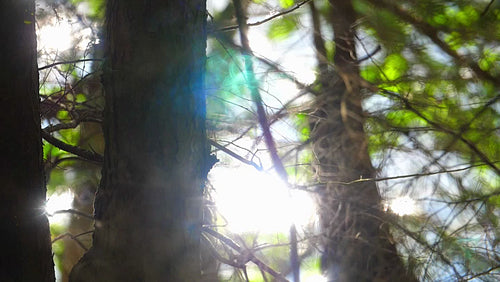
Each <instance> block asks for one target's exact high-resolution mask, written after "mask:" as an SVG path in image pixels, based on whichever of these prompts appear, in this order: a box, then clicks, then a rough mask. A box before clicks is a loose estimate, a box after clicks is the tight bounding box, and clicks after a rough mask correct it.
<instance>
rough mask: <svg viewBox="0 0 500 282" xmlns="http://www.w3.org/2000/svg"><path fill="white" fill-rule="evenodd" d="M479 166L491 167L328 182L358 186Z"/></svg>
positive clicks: (485, 164)
mask: <svg viewBox="0 0 500 282" xmlns="http://www.w3.org/2000/svg"><path fill="white" fill-rule="evenodd" d="M493 163H500V161H496V162H493ZM479 166H489V164H488V163H480V164H474V165H471V166H467V167H463V168H457V169H450V170H440V171H433V172H426V173H414V174H406V175H398V176H389V177H380V178H361V179H356V180H352V181H347V182H343V181H328V183H335V184H341V185H352V184H356V183H360V182H379V181H386V180H394V179H402V178H410V177H422V176H429V175H435V174H442V173H454V172H460V171H464V170H468V169H471V168H474V167H479Z"/></svg>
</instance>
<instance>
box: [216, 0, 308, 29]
mask: <svg viewBox="0 0 500 282" xmlns="http://www.w3.org/2000/svg"><path fill="white" fill-rule="evenodd" d="M311 1H312V0H305V1H302V2H300V3H297V4H296V5H295V6H294V7H292V8H290V9H288V10H285V11H282V12H279V13H277V14H274V15H272V16H270V17H269V18H266V19H263V20H261V21H258V22H253V23H248V24H247V26H258V25H261V24H263V23H267V22H268V21H271V20H273V19H275V18H278V17H282V16H284V15H286V14H289V13H291V12H293V11H295V10H297V9H298V8H300V7H302V6H303V5H305V4H307V3H308V2H311ZM237 28H241V27H240V26H239V25H232V26H227V27H223V28H221V29H219V30H217V32H223V31H230V30H235V29H237Z"/></svg>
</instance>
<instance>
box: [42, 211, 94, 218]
mask: <svg viewBox="0 0 500 282" xmlns="http://www.w3.org/2000/svg"><path fill="white" fill-rule="evenodd" d="M61 213H69V214H74V215H79V216H81V217H85V218H88V219H91V220H94V217H93V216H92V215H91V214H88V213H84V212H82V211H79V210H74V209H68V210H58V211H55V212H54V213H53V214H49V216H53V215H55V214H61Z"/></svg>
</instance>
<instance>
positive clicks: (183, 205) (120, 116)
mask: <svg viewBox="0 0 500 282" xmlns="http://www.w3.org/2000/svg"><path fill="white" fill-rule="evenodd" d="M205 28H206V11H205V1H204V0H191V1H164V0H150V1H138V0H109V1H108V3H107V12H106V32H107V36H106V38H105V45H106V46H107V47H106V50H107V51H106V63H105V66H104V75H103V84H104V87H105V102H106V106H105V120H104V135H105V142H106V149H105V160H104V168H103V175H102V180H101V184H100V187H99V189H98V192H97V194H96V199H95V205H94V206H95V220H96V222H95V233H94V237H93V246H92V248H91V249H90V250H89V252H87V253H86V254H85V255H84V257H83V258H82V260H80V262H79V263H78V264H77V265H76V266H75V268H74V269H73V272H72V274H71V276H70V281H199V280H200V275H201V270H200V228H201V224H202V193H203V186H204V180H205V178H206V174H207V171H208V166H207V165H206V160H207V156H208V150H207V143H206V139H205V138H206V137H205V124H204V123H205V97H204V89H203V88H204V87H203V79H204V77H203V74H204V67H205V60H206V57H205V48H206V32H205Z"/></svg>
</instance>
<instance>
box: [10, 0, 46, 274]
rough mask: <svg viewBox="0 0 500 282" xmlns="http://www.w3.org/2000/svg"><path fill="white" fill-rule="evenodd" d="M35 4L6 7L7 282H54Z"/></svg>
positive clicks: (24, 1) (20, 1)
mask: <svg viewBox="0 0 500 282" xmlns="http://www.w3.org/2000/svg"><path fill="white" fill-rule="evenodd" d="M34 13H35V2H34V1H33V0H31V1H29V0H5V1H2V2H1V4H0V26H1V30H0V38H2V48H3V49H2V52H0V70H1V73H0V124H1V125H0V128H1V137H0V183H1V185H0V222H1V224H2V225H1V226H2V229H1V232H0V234H1V235H0V236H1V239H2V240H1V242H2V248H1V250H2V251H1V252H0V280H1V281H54V264H53V262H52V252H51V242H50V232H49V224H48V221H47V218H46V216H45V214H44V203H45V196H46V195H45V193H46V189H45V179H44V174H43V157H42V139H41V133H40V108H39V100H38V70H37V61H36V60H37V53H36V35H35V17H34Z"/></svg>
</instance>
